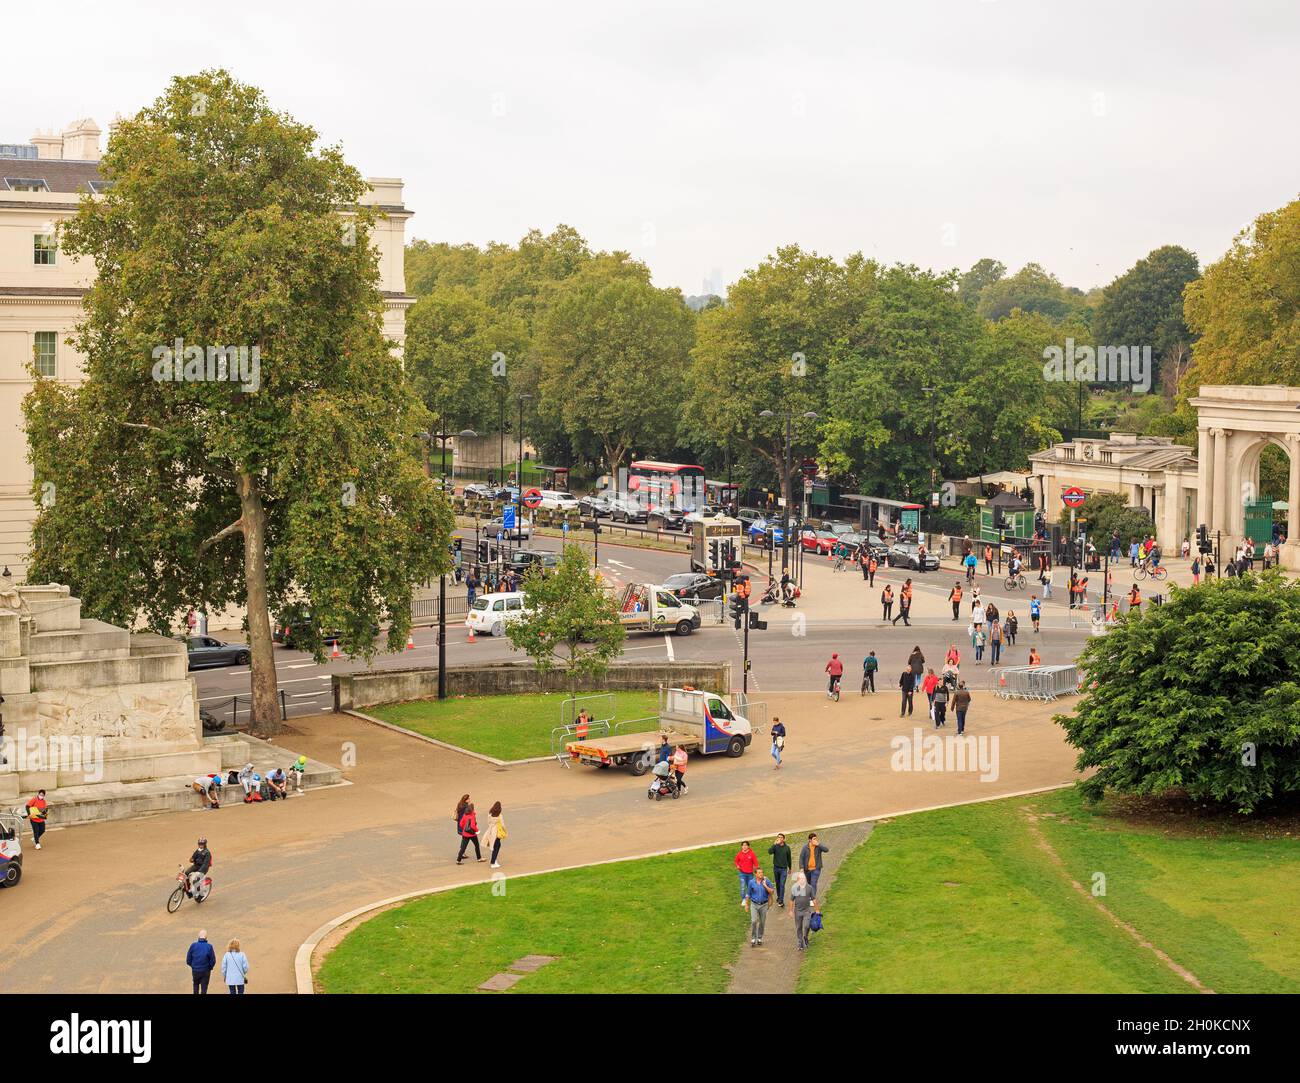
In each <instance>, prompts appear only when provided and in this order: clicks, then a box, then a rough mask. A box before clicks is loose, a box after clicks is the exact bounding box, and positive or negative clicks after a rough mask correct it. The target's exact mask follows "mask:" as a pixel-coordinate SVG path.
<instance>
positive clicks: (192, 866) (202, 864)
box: [185, 835, 212, 895]
mask: <svg viewBox="0 0 1300 1083" xmlns="http://www.w3.org/2000/svg"><path fill="white" fill-rule="evenodd" d="M195 845H196V847H197V849H196V850H195V851H194V853H192V854H190V863H189V865H187V866H186V867H185V883H186V888H185V894H186V895H193V894H194V892H195V891H197V890H198V889H199V883H200V881H201V880H202V879H203V877H205V876H206V875H207V874H208V870H209V869H210V868H212V851H211V850H209V849H208V840H207V837H206V836H204V835H200V836H199V840H198V842H197V843H196V844H195Z"/></svg>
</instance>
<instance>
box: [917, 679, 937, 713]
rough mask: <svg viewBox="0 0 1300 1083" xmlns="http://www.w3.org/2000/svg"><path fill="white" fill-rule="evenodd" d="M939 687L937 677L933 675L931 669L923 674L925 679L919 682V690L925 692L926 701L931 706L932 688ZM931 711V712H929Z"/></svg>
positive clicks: (932, 698) (932, 700) (932, 699)
mask: <svg viewBox="0 0 1300 1083" xmlns="http://www.w3.org/2000/svg"><path fill="white" fill-rule="evenodd" d="M938 687H939V678H938V677H937V676H936V675H935V672H934V670H933V669H931V670H930V672H929V673H927V674H926V675H925V680H923V681H922V682H921V691H922V692H924V693H925V698H926V702H927V703H929V704H930V706H931V707H933V706H934V690H935V689H936V688H938ZM931 713H933V712H931Z"/></svg>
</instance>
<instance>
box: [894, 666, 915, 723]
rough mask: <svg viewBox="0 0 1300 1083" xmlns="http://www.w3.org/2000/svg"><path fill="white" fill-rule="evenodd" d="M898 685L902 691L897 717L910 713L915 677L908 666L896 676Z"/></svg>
mask: <svg viewBox="0 0 1300 1083" xmlns="http://www.w3.org/2000/svg"><path fill="white" fill-rule="evenodd" d="M898 687H899V689H900V690H901V691H902V693H903V705H902V707H900V708H899V711H898V717H899V718H902V717H903V715H905V714H911V713H912V693H913V692H915V691H916V678H915V677H913V676H912V668H911V667H910V666H909V667H908V668H907V669H905V670H903V675H902V676H901V677H899V678H898Z"/></svg>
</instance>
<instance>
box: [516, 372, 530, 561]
mask: <svg viewBox="0 0 1300 1083" xmlns="http://www.w3.org/2000/svg"><path fill="white" fill-rule="evenodd" d="M531 398H532V395H520V396H519V431H518V433H517V434H516V435H517V436H518V437H519V458H518V459H517V460H516V461H515V541H516V542H522V541H523V540H524V522H523V515H524V401H525V400H526V399H531Z"/></svg>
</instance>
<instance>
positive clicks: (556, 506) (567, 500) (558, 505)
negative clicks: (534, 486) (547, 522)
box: [537, 489, 579, 511]
mask: <svg viewBox="0 0 1300 1083" xmlns="http://www.w3.org/2000/svg"><path fill="white" fill-rule="evenodd" d="M578 504H579V500H578V498H577V497H576V496H574V495H573V494H572V493H565V492H561V491H559V490H558V489H543V490H542V502H541V503H540V504H539V505H537V506H538V507H539V508H545V509H546V510H547V511H569V510H572V509H576V508H577V507H578Z"/></svg>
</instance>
